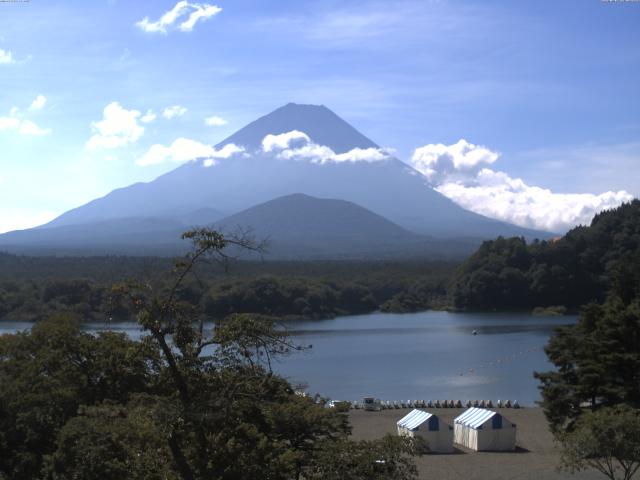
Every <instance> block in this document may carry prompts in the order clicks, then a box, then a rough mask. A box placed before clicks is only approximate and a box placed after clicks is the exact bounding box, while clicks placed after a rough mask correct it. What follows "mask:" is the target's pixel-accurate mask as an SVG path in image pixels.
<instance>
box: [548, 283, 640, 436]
mask: <svg viewBox="0 0 640 480" xmlns="http://www.w3.org/2000/svg"><path fill="white" fill-rule="evenodd" d="M627 278H628V277H627ZM628 280H629V281H630V282H638V278H636V279H635V280H634V279H628ZM616 284H619V285H624V288H625V292H626V291H627V290H628V289H629V288H630V287H629V286H628V284H627V283H625V282H618V281H615V282H614V288H612V290H611V293H610V295H609V298H608V299H607V301H606V302H605V303H604V304H602V305H597V304H591V305H588V306H587V307H585V308H584V309H583V311H582V313H581V315H580V318H579V320H578V323H577V324H576V325H571V326H567V327H561V328H559V329H558V330H557V331H556V333H555V334H554V335H553V336H552V337H551V339H550V340H549V344H548V345H547V347H546V348H545V351H546V353H547V356H548V357H549V360H551V362H553V364H554V365H555V366H556V370H555V371H551V372H545V373H536V374H535V375H536V377H537V378H538V379H539V380H540V381H541V383H542V385H541V387H540V388H541V391H542V398H543V402H542V406H543V408H544V410H545V414H546V416H547V419H548V420H549V422H550V424H551V427H552V430H553V431H554V432H561V431H564V430H567V429H568V430H570V429H571V428H572V427H573V424H574V422H575V421H576V419H577V418H578V417H579V416H580V415H581V414H582V413H583V410H584V408H583V406H584V405H588V406H589V407H590V409H591V410H596V409H598V408H600V407H603V406H615V405H620V404H624V405H628V406H630V407H633V408H640V350H639V349H638V345H640V297H631V296H629V295H626V297H623V296H622V295H621V293H624V292H621V291H619V290H618V289H617V288H616V287H615V285H616ZM638 284H640V282H639V283H638Z"/></svg>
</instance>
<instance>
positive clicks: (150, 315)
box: [0, 230, 421, 480]
mask: <svg viewBox="0 0 640 480" xmlns="http://www.w3.org/2000/svg"><path fill="white" fill-rule="evenodd" d="M185 236H186V238H188V239H190V240H191V241H192V242H193V247H194V248H193V251H192V253H190V254H189V255H188V256H187V257H186V258H185V260H184V261H182V262H179V263H178V264H177V265H176V269H175V271H174V276H173V278H174V281H173V284H172V286H170V287H169V288H166V287H163V288H161V289H160V290H155V289H153V288H152V287H151V286H149V285H141V284H138V285H131V284H129V285H121V286H119V287H117V288H116V293H117V294H118V295H119V296H121V297H122V298H123V299H128V301H129V302H130V305H131V308H132V309H134V310H135V311H136V313H137V317H138V320H139V323H140V325H141V327H142V328H143V330H144V331H145V333H146V335H145V336H143V338H142V339H141V340H140V341H134V340H131V339H129V338H127V337H126V336H124V335H123V334H116V333H101V334H98V335H96V336H93V335H90V334H87V333H84V332H82V330H81V329H80V326H79V324H78V322H77V321H74V320H73V319H72V318H69V317H57V318H52V319H50V320H48V321H44V322H40V323H38V324H36V325H35V326H34V328H33V329H32V330H31V331H30V332H24V333H19V334H15V335H5V336H2V337H0V384H1V385H2V386H3V388H2V389H0V478H2V477H3V476H4V477H6V478H11V479H16V480H22V479H25V480H26V479H51V480H70V479H78V478H82V479H84V480H93V479H95V480H98V479H100V480H110V479H114V480H115V479H118V480H120V479H122V478H127V479H134V480H137V479H139V480H142V479H158V480H159V479H169V480H172V479H180V480H200V479H247V478H264V479H276V480H277V479H300V478H353V479H364V478H367V479H369V478H380V479H381V478H391V479H411V478H415V476H416V469H415V465H414V464H413V459H412V457H413V455H415V454H417V453H419V451H421V450H420V449H419V445H415V444H414V443H413V442H412V441H411V440H407V439H404V438H397V437H387V438H384V439H381V440H378V441H373V442H353V441H351V440H350V439H349V434H350V426H349V424H348V420H347V417H346V415H345V414H344V413H340V412H337V411H335V410H334V409H325V408H324V407H323V406H321V405H318V404H316V403H315V402H314V401H313V400H312V399H311V398H309V397H304V396H300V395H297V394H295V393H294V392H293V390H292V388H291V386H290V385H289V383H288V382H287V381H286V380H284V379H283V378H281V377H279V376H278V375H275V374H274V373H273V372H272V371H271V368H270V365H271V361H272V360H273V359H274V358H275V357H277V356H279V355H286V354H288V353H290V352H292V351H295V350H297V349H299V347H297V346H295V345H294V344H292V343H291V342H290V340H289V339H288V338H287V337H286V335H285V334H284V332H282V331H279V330H276V329H275V328H274V324H273V322H272V321H271V320H270V319H269V318H266V317H259V316H256V315H249V314H232V315H229V316H227V317H226V318H225V319H224V320H223V321H220V322H218V323H217V324H215V325H213V331H212V332H211V331H210V330H208V329H207V328H205V317H204V316H203V314H202V312H201V310H200V309H199V308H197V306H194V304H193V303H191V302H189V301H186V300H184V299H183V297H182V296H181V295H180V292H181V287H182V285H183V283H184V281H185V279H186V278H188V275H189V274H190V272H191V271H192V269H193V268H194V266H195V265H196V264H197V263H198V262H200V261H201V260H202V259H204V258H205V257H206V256H207V255H210V254H213V255H215V256H217V257H218V258H223V257H224V248H225V247H226V246H228V245H230V244H234V245H237V246H239V247H242V248H251V245H250V244H245V243H244V242H243V240H242V239H237V240H236V239H226V238H224V237H222V236H221V235H220V234H218V233H217V232H211V231H208V230H201V231H195V232H190V233H188V234H186V235H185ZM331 475H333V476H331Z"/></svg>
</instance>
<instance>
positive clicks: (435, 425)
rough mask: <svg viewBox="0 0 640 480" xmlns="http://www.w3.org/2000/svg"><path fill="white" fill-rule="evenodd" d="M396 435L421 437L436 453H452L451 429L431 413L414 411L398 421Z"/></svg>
mask: <svg viewBox="0 0 640 480" xmlns="http://www.w3.org/2000/svg"><path fill="white" fill-rule="evenodd" d="M398 435H404V436H407V437H414V436H417V435H419V436H421V437H422V438H424V439H425V440H426V441H427V443H428V445H429V449H430V451H432V452H437V453H450V452H453V428H452V427H451V426H450V425H448V424H447V423H445V422H443V421H442V420H440V419H439V418H438V417H437V416H435V415H434V414H432V413H429V412H425V411H423V410H417V409H414V410H412V411H411V412H409V413H408V414H407V415H405V416H404V417H402V418H401V419H400V420H398Z"/></svg>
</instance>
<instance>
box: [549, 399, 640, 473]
mask: <svg viewBox="0 0 640 480" xmlns="http://www.w3.org/2000/svg"><path fill="white" fill-rule="evenodd" d="M560 439H561V444H562V467H563V468H564V469H566V470H568V471H570V472H571V473H575V472H579V471H582V470H584V469H585V468H587V467H590V468H594V469H596V470H598V471H599V472H601V473H602V474H603V475H605V476H607V477H608V478H609V479H611V480H618V479H620V480H630V479H631V478H632V477H633V476H634V474H635V473H636V472H637V471H638V469H639V468H640V410H637V409H632V408H629V407H615V408H603V409H600V410H598V411H597V412H593V413H588V414H586V415H584V416H582V417H581V418H580V420H579V421H578V422H577V424H576V427H575V429H574V430H573V431H571V432H569V433H565V434H563V435H562V436H561V437H560Z"/></svg>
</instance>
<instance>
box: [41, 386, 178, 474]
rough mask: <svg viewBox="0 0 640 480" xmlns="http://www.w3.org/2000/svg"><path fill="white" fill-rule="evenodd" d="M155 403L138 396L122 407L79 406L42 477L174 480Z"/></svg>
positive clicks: (60, 436) (59, 437) (111, 404)
mask: <svg viewBox="0 0 640 480" xmlns="http://www.w3.org/2000/svg"><path fill="white" fill-rule="evenodd" d="M157 407H158V405H156V402H155V401H154V400H153V399H149V398H146V397H144V396H143V397H139V398H134V399H132V401H131V402H129V403H128V404H126V405H119V404H114V403H103V404H100V405H96V406H91V407H80V409H79V411H78V415H77V416H76V417H73V418H72V419H71V420H69V421H68V422H67V423H66V424H65V426H64V427H63V428H62V429H61V431H60V433H59V435H58V437H57V440H56V447H57V448H56V450H55V451H54V452H53V454H52V455H51V456H50V457H48V458H47V461H46V464H45V467H44V468H43V471H44V476H45V477H46V478H50V479H51V480H70V479H76V478H81V479H83V480H121V479H123V478H126V479H130V480H174V479H177V478H178V477H177V476H176V475H175V473H174V472H173V468H172V466H171V464H170V461H169V459H170V458H171V455H170V454H169V452H168V450H167V442H166V439H165V438H164V437H165V434H164V432H163V430H162V429H161V428H159V426H158V423H159V422H158V420H159V419H158V418H155V417H157V415H158V408H157Z"/></svg>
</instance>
